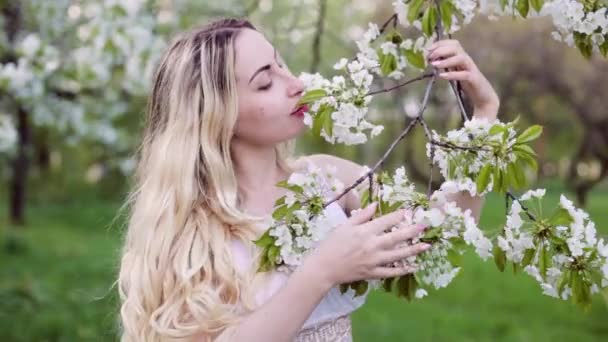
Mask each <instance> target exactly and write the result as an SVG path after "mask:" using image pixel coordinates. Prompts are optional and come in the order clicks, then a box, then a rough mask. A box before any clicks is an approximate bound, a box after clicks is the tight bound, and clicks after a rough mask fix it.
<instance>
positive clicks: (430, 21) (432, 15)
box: [422, 6, 437, 36]
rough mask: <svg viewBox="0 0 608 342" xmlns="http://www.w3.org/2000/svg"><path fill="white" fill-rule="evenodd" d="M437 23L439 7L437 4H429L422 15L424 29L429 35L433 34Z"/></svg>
mask: <svg viewBox="0 0 608 342" xmlns="http://www.w3.org/2000/svg"><path fill="white" fill-rule="evenodd" d="M435 25H437V8H435V6H429V7H427V8H426V10H425V11H424V14H423V15H422V31H423V32H424V33H425V34H426V35H427V36H431V35H432V34H433V31H434V30H435Z"/></svg>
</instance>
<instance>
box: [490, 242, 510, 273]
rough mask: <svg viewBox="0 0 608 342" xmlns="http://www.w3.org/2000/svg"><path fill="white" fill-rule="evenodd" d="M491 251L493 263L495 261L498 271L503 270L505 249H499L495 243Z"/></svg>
mask: <svg viewBox="0 0 608 342" xmlns="http://www.w3.org/2000/svg"><path fill="white" fill-rule="evenodd" d="M492 253H493V254H494V263H496V267H498V270H499V271H500V272H504V271H505V264H506V263H507V255H506V254H505V251H503V250H502V249H500V247H498V244H495V245H494V249H493V250H492Z"/></svg>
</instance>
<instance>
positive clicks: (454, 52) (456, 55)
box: [427, 39, 500, 118]
mask: <svg viewBox="0 0 608 342" xmlns="http://www.w3.org/2000/svg"><path fill="white" fill-rule="evenodd" d="M427 59H428V60H429V61H430V62H431V65H433V66H434V67H436V68H438V69H440V70H439V71H440V74H439V77H441V78H443V79H446V80H457V81H462V82H461V83H462V88H463V90H464V91H465V93H466V95H467V96H468V97H469V98H470V99H471V101H472V104H473V108H474V110H475V113H477V114H479V113H482V115H483V116H485V117H492V118H495V117H496V114H497V113H498V107H499V105H500V101H499V98H498V95H497V94H496V92H495V91H494V88H492V85H491V84H490V82H489V81H488V80H487V79H486V77H485V76H484V75H483V74H482V73H481V71H479V68H477V65H475V62H473V59H472V58H471V57H470V56H469V55H468V54H467V53H466V52H465V51H464V49H463V48H462V46H461V45H460V42H458V40H455V39H445V40H440V41H436V42H435V43H433V44H432V45H431V46H430V47H429V49H428V56H427ZM448 68H449V69H448ZM441 69H448V70H441Z"/></svg>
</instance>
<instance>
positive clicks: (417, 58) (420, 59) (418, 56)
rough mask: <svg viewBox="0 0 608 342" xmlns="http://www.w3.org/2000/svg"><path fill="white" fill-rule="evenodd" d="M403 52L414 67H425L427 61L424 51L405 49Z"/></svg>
mask: <svg viewBox="0 0 608 342" xmlns="http://www.w3.org/2000/svg"><path fill="white" fill-rule="evenodd" d="M403 54H404V55H405V58H406V59H407V62H408V63H409V64H411V65H413V66H414V67H416V68H418V69H424V68H425V66H426V65H425V63H424V55H423V54H422V52H420V51H413V50H404V51H403Z"/></svg>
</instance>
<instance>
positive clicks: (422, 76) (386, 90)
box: [366, 73, 434, 96]
mask: <svg viewBox="0 0 608 342" xmlns="http://www.w3.org/2000/svg"><path fill="white" fill-rule="evenodd" d="M432 76H434V74H433V73H427V74H422V75H420V76H418V77H415V78H412V79H410V80H408V81H405V82H403V83H400V84H397V85H395V86H392V87H389V88H385V89H380V90H374V91H370V92H369V93H367V95H376V94H380V93H386V92H389V91H392V90H395V89H397V88H401V87H403V86H406V85H408V84H410V83H413V82H416V81H421V80H423V79H425V78H429V77H432ZM367 95H366V96H367Z"/></svg>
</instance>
